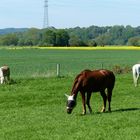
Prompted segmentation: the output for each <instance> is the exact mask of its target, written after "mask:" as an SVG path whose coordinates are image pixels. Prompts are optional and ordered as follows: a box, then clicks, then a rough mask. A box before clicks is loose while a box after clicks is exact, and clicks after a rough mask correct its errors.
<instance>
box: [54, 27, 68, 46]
mask: <svg viewBox="0 0 140 140" xmlns="http://www.w3.org/2000/svg"><path fill="white" fill-rule="evenodd" d="M69 38H70V37H69V34H68V33H67V31H65V30H64V29H59V30H57V31H56V46H69Z"/></svg>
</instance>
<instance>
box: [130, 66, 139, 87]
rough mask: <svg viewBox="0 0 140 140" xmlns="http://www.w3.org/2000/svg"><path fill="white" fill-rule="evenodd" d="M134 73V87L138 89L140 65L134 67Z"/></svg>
mask: <svg viewBox="0 0 140 140" xmlns="http://www.w3.org/2000/svg"><path fill="white" fill-rule="evenodd" d="M132 73H133V81H134V85H135V87H136V86H137V85H138V79H139V76H140V64H135V65H134V66H133V67H132Z"/></svg>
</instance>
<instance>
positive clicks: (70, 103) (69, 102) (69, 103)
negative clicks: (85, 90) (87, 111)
mask: <svg viewBox="0 0 140 140" xmlns="http://www.w3.org/2000/svg"><path fill="white" fill-rule="evenodd" d="M65 95H66V94H65ZM66 97H67V98H68V100H67V113H68V114H71V112H72V110H73V108H74V107H75V106H76V101H75V99H74V95H71V96H68V95H66Z"/></svg>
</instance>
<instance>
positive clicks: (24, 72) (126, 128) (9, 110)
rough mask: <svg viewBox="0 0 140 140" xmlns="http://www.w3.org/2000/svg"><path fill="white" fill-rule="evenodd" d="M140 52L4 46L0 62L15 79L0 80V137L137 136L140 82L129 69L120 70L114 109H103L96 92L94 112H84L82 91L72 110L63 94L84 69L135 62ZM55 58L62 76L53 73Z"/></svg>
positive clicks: (129, 139)
mask: <svg viewBox="0 0 140 140" xmlns="http://www.w3.org/2000/svg"><path fill="white" fill-rule="evenodd" d="M139 56H140V52H139V51H138V50H137V51H132V50H131V51H129V50H126V51H124V50H121V51H120V50H115V51H112V50H96V51H95V50H92V51H83V50H40V49H23V50H4V49H2V50H0V65H2V64H8V65H9V66H10V68H11V76H12V79H13V81H14V82H13V83H12V84H10V85H0V140H63V139H64V140H65V139H67V140H73V139H74V140H81V139H85V140H91V139H94V140H112V139H114V140H139V139H140V133H139V130H140V125H139V124H140V119H139V116H140V93H139V91H140V84H139V86H138V87H137V88H135V87H134V85H133V81H132V74H131V73H128V74H121V75H116V85H115V89H114V91H113V97H112V113H99V112H100V110H101V108H102V98H101V96H100V94H98V93H96V94H93V95H92V97H91V106H92V109H93V113H92V114H89V113H87V115H85V116H81V112H82V103H81V97H80V95H78V97H77V106H76V107H75V109H74V110H73V113H72V114H71V115H68V114H67V113H66V97H65V96H64V94H65V93H67V94H70V91H71V87H72V84H73V80H74V76H75V75H76V74H77V73H79V71H81V70H82V69H85V68H93V69H96V68H99V67H101V64H102V63H103V64H104V67H105V68H108V69H111V68H112V66H113V65H121V66H122V67H124V66H130V67H131V66H132V65H133V64H134V63H137V62H138V61H139ZM57 63H61V74H62V75H63V77H60V78H56V77H55V67H56V64H57ZM50 73H51V74H52V75H51V76H48V75H49V74H50ZM46 75H47V76H46Z"/></svg>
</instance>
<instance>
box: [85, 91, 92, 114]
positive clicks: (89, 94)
mask: <svg viewBox="0 0 140 140" xmlns="http://www.w3.org/2000/svg"><path fill="white" fill-rule="evenodd" d="M90 97H91V93H87V102H86V103H87V106H88V109H89V112H90V113H92V109H91V106H90Z"/></svg>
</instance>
